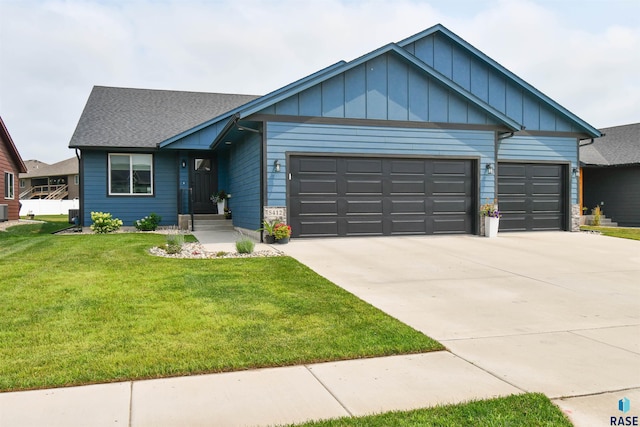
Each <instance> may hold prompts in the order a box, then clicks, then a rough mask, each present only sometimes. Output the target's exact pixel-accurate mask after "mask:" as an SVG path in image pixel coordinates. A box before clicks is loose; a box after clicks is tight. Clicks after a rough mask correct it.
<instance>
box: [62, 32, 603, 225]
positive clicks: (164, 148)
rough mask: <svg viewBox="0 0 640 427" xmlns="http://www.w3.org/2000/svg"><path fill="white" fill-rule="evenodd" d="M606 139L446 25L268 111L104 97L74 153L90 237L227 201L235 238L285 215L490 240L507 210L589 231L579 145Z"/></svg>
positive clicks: (243, 103) (253, 103)
mask: <svg viewBox="0 0 640 427" xmlns="http://www.w3.org/2000/svg"><path fill="white" fill-rule="evenodd" d="M256 77H257V78H258V77H259V76H256ZM585 90H587V89H585ZM599 136H600V132H599V131H598V130H597V129H595V128H594V127H593V126H591V125H589V124H588V123H586V122H585V121H583V120H581V119H580V118H578V117H577V116H576V115H574V114H573V113H571V112H570V111H568V110H567V109H565V108H563V107H562V106H560V105H559V104H557V103H556V102H555V101H553V100H552V99H551V98H549V97H548V96H546V95H544V94H542V93H541V92H540V91H538V90H537V89H535V88H534V87H533V86H531V85H530V84H528V83H526V82H525V81H523V80H522V79H520V78H519V77H517V76H516V75H515V74H513V73H512V72H510V71H509V70H507V69H505V68H504V67H502V66H501V65H500V64H498V63H497V62H496V61H494V60H492V59H491V58H489V57H487V56H486V55H485V54H483V53H482V52H480V51H479V50H478V49H476V48H475V47H473V46H471V45H470V44H469V43H467V42H466V41H464V40H463V39H461V38H460V37H458V36H457V35H456V34H454V33H452V32H451V31H449V30H448V29H446V28H445V27H443V26H442V25H436V26H434V27H432V28H430V29H427V30H425V31H423V32H421V33H419V34H416V35H414V36H412V37H409V38H408V39H405V40H403V41H401V42H398V43H390V44H388V45H386V46H383V47H381V48H379V49H377V50H375V51H373V52H370V53H368V54H366V55H364V56H362V57H360V58H358V59H355V60H353V61H351V62H344V61H341V62H338V63H336V64H334V65H331V66H329V67H327V68H325V69H322V70H320V71H318V72H316V73H314V74H312V75H310V76H308V77H305V78H303V79H301V80H298V81H296V82H293V83H291V84H289V85H287V86H285V87H283V88H281V89H278V90H276V91H274V92H272V93H269V94H267V95H265V96H262V97H250V96H241V95H222V94H205V93H190V92H173V91H157V90H142V89H123V88H109V87H94V89H93V91H92V92H91V95H90V96H89V99H88V101H87V105H86V107H85V109H84V111H83V113H82V115H81V117H80V120H79V123H78V126H77V128H76V131H75V133H74V135H73V137H72V139H71V142H70V144H69V145H70V147H71V148H75V149H77V150H79V151H80V153H81V163H80V174H81V183H82V186H83V188H82V189H81V201H82V203H81V205H82V217H83V221H84V223H85V224H89V223H90V222H91V219H90V212H91V211H108V212H111V213H112V214H113V215H114V216H115V217H118V218H120V219H122V220H123V221H124V222H125V223H131V222H132V221H134V220H135V219H138V218H141V217H143V216H145V215H148V214H149V213H150V212H155V213H157V214H159V215H161V216H162V218H163V224H176V223H178V222H179V220H182V219H184V216H185V215H190V214H191V213H194V214H199V213H211V212H215V207H214V205H213V204H212V203H211V202H210V200H209V197H210V195H211V194H212V193H214V192H215V191H217V190H219V189H224V190H226V191H227V192H229V193H231V194H232V195H233V197H232V198H231V199H230V200H229V206H230V208H231V209H232V211H233V225H234V226H235V227H236V228H240V229H243V230H249V231H251V230H256V229H257V228H259V227H260V225H261V220H262V219H263V218H264V217H265V215H268V216H270V215H272V214H273V213H274V212H275V213H280V214H281V215H282V216H283V217H284V218H285V219H286V221H288V222H289V223H290V224H291V226H292V229H293V237H323V236H361V235H399V234H450V233H465V234H478V233H479V230H480V217H479V214H478V213H479V209H480V205H481V204H483V203H485V202H486V201H491V202H493V201H494V199H498V200H499V207H500V210H501V211H502V213H503V218H502V220H501V224H500V229H501V231H516V230H517V231H529V230H572V229H577V226H578V223H579V215H580V205H579V203H578V185H577V184H578V182H577V181H578V179H577V177H576V176H575V174H574V173H573V172H574V170H577V168H578V142H579V141H580V140H582V139H591V138H597V137H599ZM196 227H197V223H196Z"/></svg>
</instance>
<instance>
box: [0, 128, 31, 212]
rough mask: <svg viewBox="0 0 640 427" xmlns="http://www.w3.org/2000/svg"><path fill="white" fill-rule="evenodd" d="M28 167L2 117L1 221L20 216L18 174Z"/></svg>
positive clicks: (0, 142) (0, 132) (0, 134)
mask: <svg viewBox="0 0 640 427" xmlns="http://www.w3.org/2000/svg"><path fill="white" fill-rule="evenodd" d="M26 171H27V168H26V166H25V164H24V162H23V161H22V158H21V157H20V153H18V149H17V148H16V145H15V144H14V143H13V139H12V138H11V135H9V131H8V130H7V127H6V126H5V124H4V121H3V120H2V117H0V188H2V198H0V221H7V220H17V219H19V218H20V200H19V198H18V180H17V177H18V174H19V173H21V172H26Z"/></svg>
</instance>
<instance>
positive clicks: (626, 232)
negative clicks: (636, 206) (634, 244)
mask: <svg viewBox="0 0 640 427" xmlns="http://www.w3.org/2000/svg"><path fill="white" fill-rule="evenodd" d="M580 230H593V231H598V232H600V233H602V234H604V235H605V236H611V237H620V238H622V239H632V240H640V228H624V227H594V226H590V225H583V226H581V227H580Z"/></svg>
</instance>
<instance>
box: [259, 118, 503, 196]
mask: <svg viewBox="0 0 640 427" xmlns="http://www.w3.org/2000/svg"><path fill="white" fill-rule="evenodd" d="M493 147H494V133H493V132H488V131H468V130H441V129H402V128H384V127H366V128H365V127H358V126H341V125H310V124H297V123H269V124H268V128H267V165H268V166H269V165H273V164H274V162H275V161H276V160H278V161H279V162H280V164H281V169H280V172H275V171H274V170H273V168H272V167H268V168H267V204H268V205H269V206H285V204H286V190H287V183H286V177H287V169H286V168H287V165H286V153H287V152H289V153H336V154H340V153H344V154H361V155H362V156H368V155H395V156H416V155H419V156H434V157H452V156H458V157H477V158H479V159H480V161H481V165H480V170H481V171H483V170H484V168H485V165H486V164H487V163H493V157H494V148H493ZM480 177H481V182H480V196H481V198H483V199H484V198H488V197H490V198H493V194H494V190H495V188H494V179H493V176H486V174H483V173H481V174H480Z"/></svg>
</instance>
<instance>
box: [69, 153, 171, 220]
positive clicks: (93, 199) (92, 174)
mask: <svg viewBox="0 0 640 427" xmlns="http://www.w3.org/2000/svg"><path fill="white" fill-rule="evenodd" d="M117 152H118V153H121V152H122V151H117ZM107 156H108V153H107V152H104V151H87V150H83V151H82V160H83V161H82V163H83V171H84V177H83V179H84V194H83V196H82V197H81V203H82V205H83V207H84V212H83V213H84V216H83V219H84V225H85V226H89V225H91V223H92V221H91V212H109V213H111V214H112V215H113V217H114V218H119V219H121V220H122V222H123V223H124V224H123V225H125V226H131V225H133V222H134V221H136V220H138V219H140V218H143V217H145V216H147V215H149V214H150V213H152V212H154V213H156V214H158V215H160V216H161V217H162V225H174V224H177V222H178V212H177V198H178V196H177V187H178V163H177V159H176V153H174V152H165V153H154V154H153V175H154V178H153V179H154V183H153V188H154V195H153V196H108V195H107V194H108V188H107V185H108V184H107V180H108V173H107V164H108V162H107Z"/></svg>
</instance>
